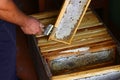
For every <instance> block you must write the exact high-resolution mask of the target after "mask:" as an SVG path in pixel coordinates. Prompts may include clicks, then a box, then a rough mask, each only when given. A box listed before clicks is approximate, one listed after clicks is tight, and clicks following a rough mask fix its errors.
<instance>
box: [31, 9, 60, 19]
mask: <svg viewBox="0 0 120 80" xmlns="http://www.w3.org/2000/svg"><path fill="white" fill-rule="evenodd" d="M58 14H59V11H49V12H41V13H36V14H32V15H30V16H32V17H34V18H36V19H38V20H44V19H47V18H52V17H57V16H58Z"/></svg>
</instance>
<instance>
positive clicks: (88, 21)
mask: <svg viewBox="0 0 120 80" xmlns="http://www.w3.org/2000/svg"><path fill="white" fill-rule="evenodd" d="M58 14H59V12H58V11H52V12H46V13H40V14H34V15H32V16H33V17H35V18H37V19H39V20H40V21H41V22H42V23H43V24H45V25H48V24H54V23H55V22H56V19H57V16H58ZM36 41H37V47H38V48H39V50H40V53H39V55H41V56H42V58H43V61H44V62H45V63H44V64H43V65H45V67H47V68H45V69H47V70H48V76H49V77H50V79H51V80H62V79H63V77H59V76H64V75H70V76H65V78H64V79H63V80H79V78H81V77H79V75H78V76H77V75H76V76H77V78H76V79H73V77H74V75H73V74H78V73H79V72H84V71H86V70H90V69H95V68H100V67H105V66H111V65H113V64H114V61H115V57H116V56H115V55H116V43H115V41H114V40H113V38H112V37H111V35H110V34H109V33H108V31H107V28H106V27H105V25H104V24H103V22H102V21H100V20H99V19H98V17H97V16H96V14H94V13H93V12H92V11H91V10H87V12H86V14H85V16H84V17H83V20H82V22H81V25H79V27H78V30H77V32H76V34H75V36H74V38H73V41H72V43H71V45H68V44H64V43H60V42H56V41H53V40H48V36H36ZM69 77H70V78H69ZM71 77H72V78H71ZM78 77H79V78H78ZM48 80H49V79H48ZM80 80H82V79H80ZM83 80H87V79H83Z"/></svg>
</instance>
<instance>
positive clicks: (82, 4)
mask: <svg viewBox="0 0 120 80" xmlns="http://www.w3.org/2000/svg"><path fill="white" fill-rule="evenodd" d="M90 1H91V0H80V1H79V2H78V1H73V0H65V2H64V5H63V8H62V10H61V12H60V14H59V17H58V19H57V21H56V23H55V29H54V30H53V32H52V34H51V35H50V37H49V39H52V40H55V41H59V42H63V43H66V44H70V43H71V41H72V38H73V36H74V35H75V33H76V31H77V29H78V26H79V25H80V23H81V21H82V18H83V16H84V15H85V12H86V10H87V7H88V5H89V3H90ZM75 2H77V3H75ZM76 6H77V7H76ZM70 7H71V8H70ZM73 8H77V9H73ZM68 10H69V11H68ZM72 10H75V11H76V10H77V11H78V12H77V11H76V12H75V11H72ZM73 13H76V15H74V16H73V15H69V16H68V14H73ZM67 16H68V17H72V18H73V20H74V21H75V23H73V21H72V22H71V23H72V24H71V25H72V26H71V25H69V26H68V24H70V22H69V23H68V22H67V21H69V20H71V19H68V20H65V19H67V18H65V19H64V17H67ZM75 17H76V18H75ZM74 18H75V19H74ZM77 18H78V19H79V21H78V19H77ZM62 21H63V22H62ZM77 21H78V22H77ZM64 23H65V24H67V23H68V24H67V25H66V26H68V27H67V28H66V29H67V30H61V29H64V28H65V27H66V26H65V25H64ZM61 25H62V26H61ZM72 27H73V28H72ZM56 28H57V29H56ZM70 29H71V30H70ZM69 30H70V33H69ZM62 31H63V32H62ZM65 31H67V33H66V32H65ZM61 32H62V33H61ZM59 33H60V34H59ZM71 33H72V34H71ZM61 34H62V35H61ZM58 36H59V37H58ZM66 37H67V38H66Z"/></svg>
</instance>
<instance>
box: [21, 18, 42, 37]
mask: <svg viewBox="0 0 120 80" xmlns="http://www.w3.org/2000/svg"><path fill="white" fill-rule="evenodd" d="M43 28H44V25H43V24H42V23H40V22H39V21H38V20H37V19H35V18H33V17H29V18H28V19H27V20H26V21H25V22H24V24H22V26H21V29H22V30H23V32H24V33H25V34H30V35H31V34H32V35H40V34H42V32H43V31H44V29H43Z"/></svg>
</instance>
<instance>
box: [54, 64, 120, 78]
mask: <svg viewBox="0 0 120 80" xmlns="http://www.w3.org/2000/svg"><path fill="white" fill-rule="evenodd" d="M113 72H118V73H119V74H116V75H115V74H114V76H118V77H119V78H120V65H117V66H110V67H104V68H99V69H93V70H88V71H82V72H76V73H71V74H66V75H59V76H53V77H52V80H82V79H85V78H88V77H92V76H99V75H102V76H104V75H105V74H107V73H113ZM111 76H112V77H113V75H111ZM108 77H110V76H108ZM119 78H118V79H119ZM87 80H88V79H87ZM101 80H102V79H101ZM108 80H109V78H108ZM112 80H117V79H112Z"/></svg>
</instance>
